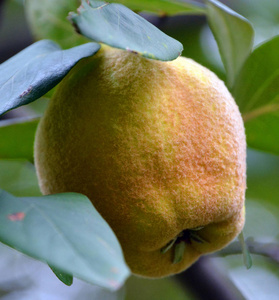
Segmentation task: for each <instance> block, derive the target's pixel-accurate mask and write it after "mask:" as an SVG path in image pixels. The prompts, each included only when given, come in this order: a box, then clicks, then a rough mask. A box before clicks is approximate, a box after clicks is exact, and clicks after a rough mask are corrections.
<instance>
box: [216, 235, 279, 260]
mask: <svg viewBox="0 0 279 300" xmlns="http://www.w3.org/2000/svg"><path fill="white" fill-rule="evenodd" d="M246 245H247V248H248V250H249V252H250V253H252V254H257V255H262V256H265V257H268V258H270V259H272V260H273V261H275V262H276V263H278V264H279V244H278V243H260V242H255V241H254V240H253V239H252V238H248V239H246ZM234 254H242V249H241V245H240V243H239V242H234V243H232V244H230V245H229V246H228V247H226V248H224V249H222V250H221V251H218V252H216V254H214V256H221V257H225V256H228V255H234Z"/></svg>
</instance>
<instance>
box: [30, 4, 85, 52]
mask: <svg viewBox="0 0 279 300" xmlns="http://www.w3.org/2000/svg"><path fill="white" fill-rule="evenodd" d="M79 5H80V1H79V0H59V1H57V0H47V1H42V0H41V1H38V0H26V1H25V11H26V15H27V20H28V21H29V25H30V28H31V30H32V33H33V35H34V36H35V38H36V39H38V40H40V39H50V40H53V41H55V42H56V43H58V44H59V45H60V46H61V47H62V48H64V49H67V48H71V47H74V46H77V45H80V44H84V43H85V42H88V40H87V39H86V38H85V37H83V36H81V35H79V34H77V33H76V32H75V30H74V28H73V26H72V25H71V23H70V22H69V20H67V16H68V14H69V12H70V11H75V10H76V9H77V8H78V6H79Z"/></svg>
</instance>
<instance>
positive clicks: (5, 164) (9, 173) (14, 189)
mask: <svg viewBox="0 0 279 300" xmlns="http://www.w3.org/2000/svg"><path fill="white" fill-rule="evenodd" d="M0 189H3V190H6V191H8V192H9V193H12V194H13V195H16V196H20V197H21V196H22V197H25V196H41V192H40V189H39V185H38V179H37V176H36V172H35V168H34V165H32V164H31V163H30V162H28V161H26V160H0ZM0 210H1V209H0Z"/></svg>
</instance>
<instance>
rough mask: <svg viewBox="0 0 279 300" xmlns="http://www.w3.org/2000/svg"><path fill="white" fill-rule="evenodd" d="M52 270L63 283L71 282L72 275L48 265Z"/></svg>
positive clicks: (69, 283)
mask: <svg viewBox="0 0 279 300" xmlns="http://www.w3.org/2000/svg"><path fill="white" fill-rule="evenodd" d="M49 267H50V268H51V270H52V272H53V273H54V274H55V276H56V277H57V278H58V279H59V280H60V281H62V282H63V283H64V284H66V285H68V286H70V285H72V284H73V276H72V275H69V274H67V273H65V272H63V271H61V270H59V269H57V268H55V267H51V266H49Z"/></svg>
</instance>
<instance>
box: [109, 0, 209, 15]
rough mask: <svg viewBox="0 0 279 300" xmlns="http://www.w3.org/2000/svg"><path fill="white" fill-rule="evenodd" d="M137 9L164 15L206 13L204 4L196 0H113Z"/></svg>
mask: <svg viewBox="0 0 279 300" xmlns="http://www.w3.org/2000/svg"><path fill="white" fill-rule="evenodd" d="M110 2H117V3H121V4H123V5H125V6H127V7H129V8H130V9H132V10H135V11H146V12H151V13H156V14H159V15H162V16H165V15H175V14H204V13H205V9H204V6H203V5H201V4H200V3H198V2H195V1H187V2H185V1H183V2H182V1H179V0H178V1H175V0H115V1H114V0H113V1H110Z"/></svg>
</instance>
